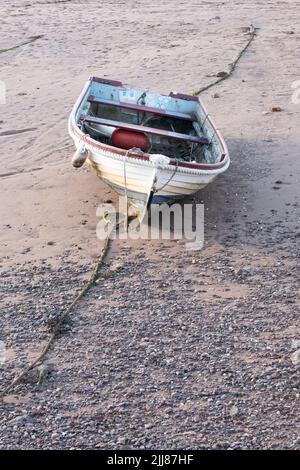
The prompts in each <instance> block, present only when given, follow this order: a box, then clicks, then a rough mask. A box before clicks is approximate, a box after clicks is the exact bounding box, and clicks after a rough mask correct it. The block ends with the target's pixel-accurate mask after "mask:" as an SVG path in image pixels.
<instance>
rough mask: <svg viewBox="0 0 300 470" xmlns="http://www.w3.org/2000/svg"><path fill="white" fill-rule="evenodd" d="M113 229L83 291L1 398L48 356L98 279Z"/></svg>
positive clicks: (0, 395)
mask: <svg viewBox="0 0 300 470" xmlns="http://www.w3.org/2000/svg"><path fill="white" fill-rule="evenodd" d="M112 231H113V230H111V231H110V232H108V235H107V237H106V239H105V242H104V247H103V248H102V250H101V253H100V256H99V259H98V261H97V263H96V266H95V268H94V269H93V271H92V274H91V277H90V279H89V280H88V282H87V283H86V284H85V285H84V286H83V288H82V289H81V291H80V292H79V293H78V294H77V295H76V297H75V298H74V300H73V301H72V302H71V304H70V305H69V306H68V308H67V309H66V310H65V311H64V312H63V313H62V314H61V315H60V317H59V318H58V321H57V323H56V325H55V327H54V329H53V331H52V333H51V335H50V336H49V338H48V340H47V342H46V345H45V346H44V348H43V350H42V352H41V353H40V354H39V355H38V357H37V358H36V359H34V360H33V361H32V362H31V363H30V364H29V366H27V367H26V368H25V369H24V370H23V371H22V372H20V373H19V374H18V375H17V377H15V378H14V379H13V380H12V382H11V383H10V384H9V385H8V386H7V387H6V388H5V389H4V390H3V392H1V394H0V400H3V398H4V397H5V396H6V395H7V394H8V392H10V391H11V390H12V389H13V388H14V387H15V386H16V385H17V384H18V383H19V382H20V381H21V380H22V379H23V378H24V377H25V376H26V375H27V374H28V372H30V371H31V370H32V369H33V368H34V367H35V366H36V365H37V364H38V363H39V362H41V361H42V360H43V359H44V357H45V356H46V354H47V352H48V351H49V349H50V347H51V345H52V344H53V342H54V340H55V338H56V337H57V335H58V333H59V332H60V330H61V326H62V324H63V323H64V321H65V319H66V317H67V316H68V315H69V314H70V313H71V312H72V311H73V310H74V309H75V307H76V306H77V304H78V302H79V301H80V300H81V299H82V297H83V296H84V295H86V293H87V292H88V291H89V289H90V288H91V287H92V286H93V285H94V284H95V281H96V280H97V276H98V272H99V269H100V267H101V266H102V264H103V262H104V259H105V257H106V255H107V253H108V250H109V245H110V235H111V233H112Z"/></svg>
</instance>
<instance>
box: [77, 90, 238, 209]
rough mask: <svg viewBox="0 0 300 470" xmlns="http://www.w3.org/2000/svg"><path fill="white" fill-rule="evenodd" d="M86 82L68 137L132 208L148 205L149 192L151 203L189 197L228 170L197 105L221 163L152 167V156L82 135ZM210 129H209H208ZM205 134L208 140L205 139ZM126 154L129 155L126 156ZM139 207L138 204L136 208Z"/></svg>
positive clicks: (214, 135)
mask: <svg viewBox="0 0 300 470" xmlns="http://www.w3.org/2000/svg"><path fill="white" fill-rule="evenodd" d="M89 86H90V82H88V83H87V84H86V86H85V88H84V89H83V91H82V94H81V95H80V97H79V99H78V101H77V103H76V104H75V106H74V108H73V111H72V113H71V116H70V119H69V133H70V135H71V137H72V139H73V140H74V143H75V146H76V149H78V148H80V147H81V146H84V148H85V149H87V150H88V158H87V163H88V164H90V166H91V167H92V168H93V169H94V170H95V172H96V173H97V175H98V176H99V177H100V178H101V179H102V180H103V181H105V182H106V183H107V184H109V185H110V186H111V187H113V188H114V189H115V190H116V191H117V192H118V193H124V192H126V194H127V196H128V198H129V199H130V200H131V202H133V204H135V202H137V203H139V201H140V202H143V203H145V201H148V197H149V194H150V192H152V202H154V203H160V202H164V201H174V200H177V199H181V198H183V197H185V196H190V195H192V194H194V193H196V192H197V191H199V190H200V189H202V188H204V187H205V186H206V185H208V184H209V183H211V182H212V181H213V180H214V178H215V177H216V176H217V175H218V174H220V173H223V172H224V171H225V170H226V169H227V168H228V166H229V164H230V160H229V157H228V151H227V147H226V144H225V142H224V140H223V139H222V137H221V135H220V133H219V131H218V130H217V129H216V128H215V126H214V124H213V123H212V120H211V118H210V117H209V116H208V114H207V112H206V110H205V108H204V107H203V105H202V104H201V106H200V101H199V118H201V117H202V119H203V118H205V125H206V126H207V127H208V131H209V132H210V136H211V138H215V139H217V145H218V150H220V154H221V153H222V159H219V161H217V162H213V163H207V164H202V165H200V164H196V163H195V164H193V162H191V163H188V164H184V163H182V162H180V163H179V164H177V165H176V164H174V161H176V159H173V160H172V158H167V157H164V156H162V158H166V159H167V161H168V162H169V164H168V162H167V164H163V165H160V164H156V163H155V162H153V161H152V160H151V157H152V155H148V156H144V155H145V154H144V155H143V156H141V155H139V154H134V152H132V151H125V150H123V149H119V148H115V147H112V146H111V145H106V144H101V143H99V142H97V141H95V140H94V139H92V138H91V137H90V136H87V135H86V134H84V133H83V132H82V131H81V129H80V128H79V127H78V115H79V109H80V107H81V106H82V104H81V103H82V102H83V101H84V100H86V96H87V94H88V93H89ZM209 126H210V127H209ZM209 132H208V136H209ZM129 152H131V153H130V154H129ZM138 205H139V204H138Z"/></svg>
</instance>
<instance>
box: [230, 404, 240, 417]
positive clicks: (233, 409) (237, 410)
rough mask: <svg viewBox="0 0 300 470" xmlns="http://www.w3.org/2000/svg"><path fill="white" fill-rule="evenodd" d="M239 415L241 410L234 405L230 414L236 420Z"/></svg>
mask: <svg viewBox="0 0 300 470" xmlns="http://www.w3.org/2000/svg"><path fill="white" fill-rule="evenodd" d="M238 413H239V409H238V407H237V406H236V405H233V406H232V407H231V408H230V410H229V414H230V416H231V418H235V416H237V415H238Z"/></svg>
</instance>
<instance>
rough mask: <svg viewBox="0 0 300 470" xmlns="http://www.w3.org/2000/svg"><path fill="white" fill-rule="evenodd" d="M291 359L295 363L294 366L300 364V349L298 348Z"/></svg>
mask: <svg viewBox="0 0 300 470" xmlns="http://www.w3.org/2000/svg"><path fill="white" fill-rule="evenodd" d="M291 361H292V363H293V364H294V366H297V365H298V364H300V349H297V351H295V352H294V353H293V354H292V355H291Z"/></svg>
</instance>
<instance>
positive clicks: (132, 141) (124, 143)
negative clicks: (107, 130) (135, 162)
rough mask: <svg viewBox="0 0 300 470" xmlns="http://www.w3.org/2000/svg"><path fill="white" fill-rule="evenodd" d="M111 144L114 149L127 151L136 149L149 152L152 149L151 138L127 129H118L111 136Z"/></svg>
mask: <svg viewBox="0 0 300 470" xmlns="http://www.w3.org/2000/svg"><path fill="white" fill-rule="evenodd" d="M111 142H112V144H113V145H114V147H119V148H121V149H125V150H129V149H132V148H134V147H136V148H139V149H141V150H143V152H147V151H148V150H149V148H150V142H149V138H148V136H147V135H146V134H144V133H143V132H136V131H128V130H125V129H116V130H115V131H114V132H113V134H112V136H111Z"/></svg>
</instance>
